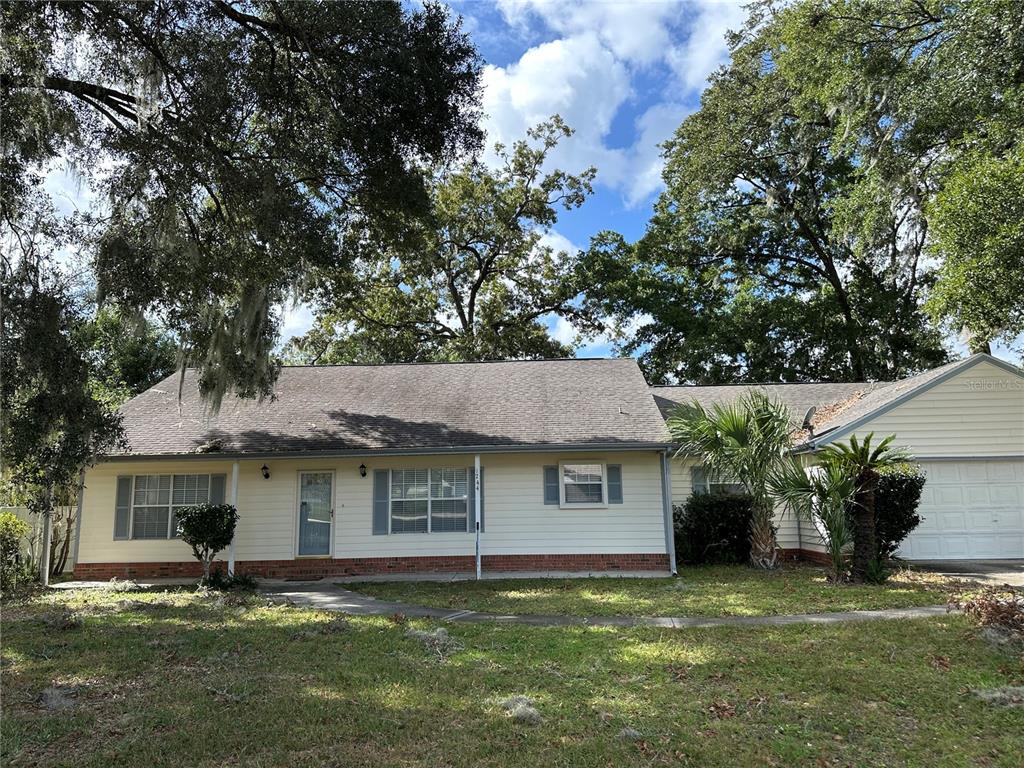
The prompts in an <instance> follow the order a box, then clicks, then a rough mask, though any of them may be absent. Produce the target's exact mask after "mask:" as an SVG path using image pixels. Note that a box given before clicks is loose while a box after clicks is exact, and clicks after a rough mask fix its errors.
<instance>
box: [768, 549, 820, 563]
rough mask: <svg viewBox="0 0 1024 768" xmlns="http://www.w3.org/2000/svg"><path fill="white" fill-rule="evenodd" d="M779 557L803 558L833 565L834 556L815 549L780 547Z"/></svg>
mask: <svg viewBox="0 0 1024 768" xmlns="http://www.w3.org/2000/svg"><path fill="white" fill-rule="evenodd" d="M779 558H780V559H782V560H803V561H805V562H808V563H818V564H819V565H832V558H830V557H829V556H828V554H827V553H825V552H817V551H815V550H813V549H780V550H779Z"/></svg>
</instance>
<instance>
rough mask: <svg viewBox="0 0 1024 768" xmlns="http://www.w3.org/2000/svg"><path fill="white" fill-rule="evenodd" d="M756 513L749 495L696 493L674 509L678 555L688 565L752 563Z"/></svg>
mask: <svg viewBox="0 0 1024 768" xmlns="http://www.w3.org/2000/svg"><path fill="white" fill-rule="evenodd" d="M753 514H754V500H753V499H752V498H751V497H750V496H747V495H736V494H725V493H701V494H694V495H693V496H691V497H690V498H689V499H687V500H686V503H685V504H683V505H682V506H676V507H674V508H673V524H674V528H675V537H676V553H677V556H678V557H679V559H680V560H682V561H683V562H686V563H746V562H749V561H750V521H751V519H752V517H753Z"/></svg>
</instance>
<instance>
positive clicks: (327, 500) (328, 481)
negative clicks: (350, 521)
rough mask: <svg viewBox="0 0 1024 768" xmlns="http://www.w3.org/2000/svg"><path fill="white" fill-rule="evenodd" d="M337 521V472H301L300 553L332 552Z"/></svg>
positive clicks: (307, 555)
mask: <svg viewBox="0 0 1024 768" xmlns="http://www.w3.org/2000/svg"><path fill="white" fill-rule="evenodd" d="M333 523H334V473H333V472H299V535H298V546H297V547H296V552H297V554H298V555H299V556H300V557H304V556H305V557H310V556H318V555H319V556H325V555H329V554H331V529H332V528H333Z"/></svg>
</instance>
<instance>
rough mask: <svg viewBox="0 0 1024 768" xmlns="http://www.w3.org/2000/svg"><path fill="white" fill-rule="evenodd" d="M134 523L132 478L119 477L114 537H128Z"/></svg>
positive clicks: (127, 476) (126, 476) (128, 476)
mask: <svg viewBox="0 0 1024 768" xmlns="http://www.w3.org/2000/svg"><path fill="white" fill-rule="evenodd" d="M131 523H132V478H131V476H130V475H122V476H120V477H118V478H117V502H116V503H115V505H114V538H115V539H127V538H128V534H129V532H130V530H131Z"/></svg>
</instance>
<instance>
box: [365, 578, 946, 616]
mask: <svg viewBox="0 0 1024 768" xmlns="http://www.w3.org/2000/svg"><path fill="white" fill-rule="evenodd" d="M345 586H346V587H347V588H349V589H353V590H355V591H357V592H362V593H364V594H367V595H372V596H374V597H379V598H381V599H382V600H393V601H399V602H405V603H413V604H417V605H428V606H433V607H436V608H452V609H467V610H473V611H484V612H487V613H504V614H507V613H520V614H522V613H539V614H564V615H571V616H615V615H622V616H766V615H777V614H786V613H823V612H826V611H850V610H876V609H882V608H910V607H914V606H921V605H942V604H944V603H945V602H946V600H947V597H948V591H949V588H950V584H949V583H948V582H946V581H945V580H943V579H941V578H940V577H937V576H932V575H927V574H918V573H913V572H901V573H899V574H896V575H895V576H894V577H893V578H892V579H891V580H890V581H889V582H887V583H886V584H884V585H881V586H874V585H859V586H855V585H842V584H838V585H837V584H831V583H829V581H828V580H827V578H826V571H825V570H823V569H819V568H811V567H806V566H798V567H786V568H780V569H778V570H777V571H773V572H766V571H760V570H756V569H753V568H748V567H746V566H708V567H698V568H688V567H684V568H683V569H682V570H681V571H680V574H679V577H678V578H675V579H650V578H647V579H629V578H593V579H509V580H498V581H461V582H448V583H446V582H380V583H356V584H347V585H345Z"/></svg>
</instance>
